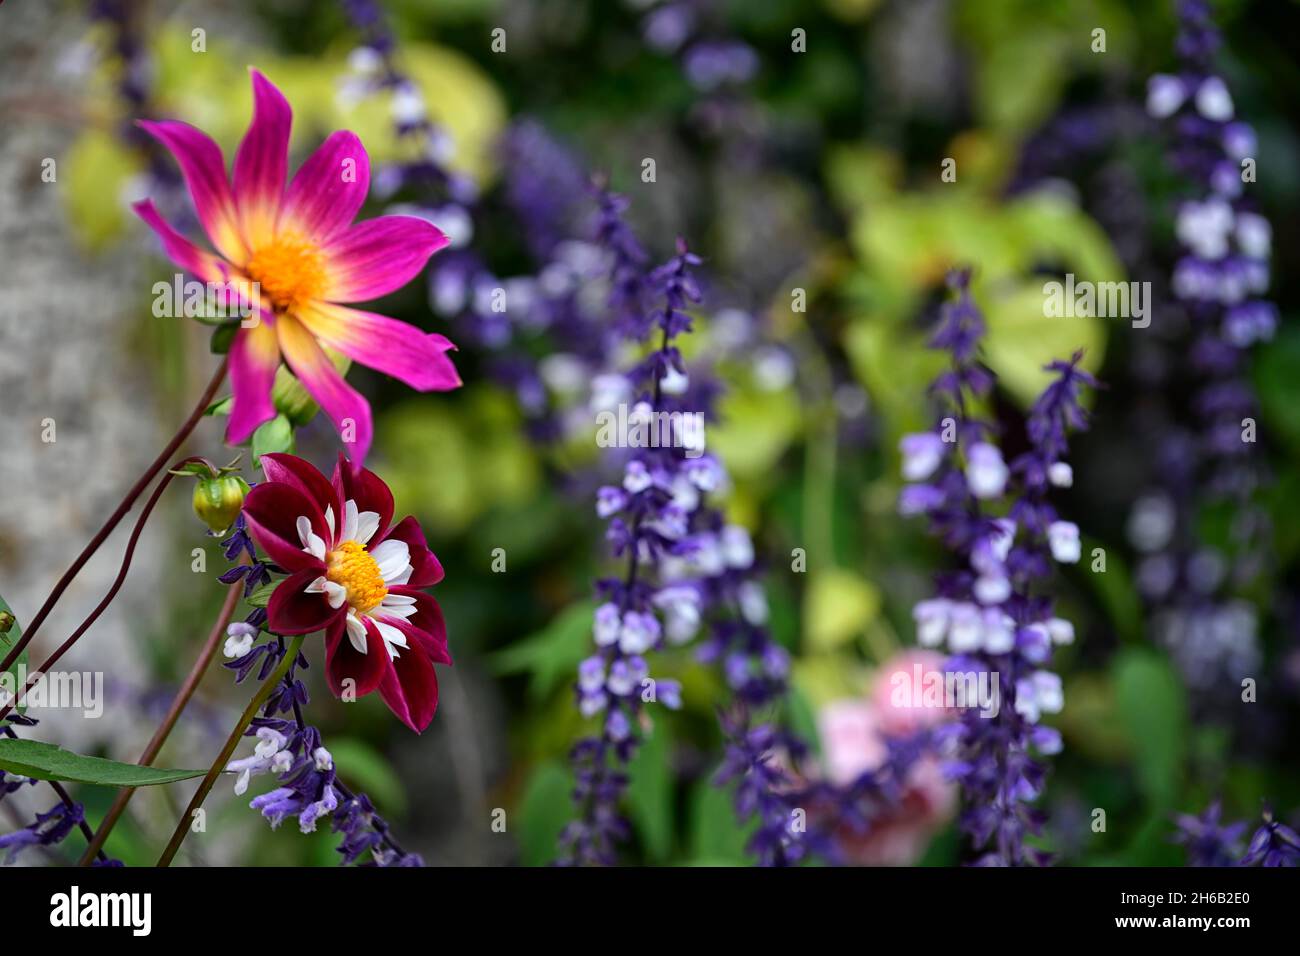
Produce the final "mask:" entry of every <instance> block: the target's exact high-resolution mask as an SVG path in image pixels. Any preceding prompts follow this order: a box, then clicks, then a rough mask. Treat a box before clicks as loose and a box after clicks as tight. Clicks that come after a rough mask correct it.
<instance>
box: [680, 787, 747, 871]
mask: <svg viewBox="0 0 1300 956" xmlns="http://www.w3.org/2000/svg"><path fill="white" fill-rule="evenodd" d="M734 787H735V784H734V783H732V784H731V785H729V786H727V787H717V786H714V784H713V781H712V779H706V780H701V781H700V782H699V783H698V784H696V787H695V792H694V793H693V794H692V795H691V858H692V859H693V860H695V861H697V862H705V861H707V863H708V865H710V866H716V865H727V864H733V865H740V864H744V863H747V862H749V861H748V860H747V858H746V855H745V844H746V842H748V840H749V832H748V831H749V830H750V829H752V826H749V827H744V828H742V827H741V826H740V824H739V823H737V822H736V812H735V810H734V809H733V808H732V805H731V800H732V791H733V789H734ZM751 823H752V821H751Z"/></svg>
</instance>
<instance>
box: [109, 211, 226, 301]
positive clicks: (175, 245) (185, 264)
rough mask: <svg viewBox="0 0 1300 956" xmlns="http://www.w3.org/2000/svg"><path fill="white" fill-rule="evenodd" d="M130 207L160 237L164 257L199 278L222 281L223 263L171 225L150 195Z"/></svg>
mask: <svg viewBox="0 0 1300 956" xmlns="http://www.w3.org/2000/svg"><path fill="white" fill-rule="evenodd" d="M131 208H132V209H133V210H135V214H136V215H137V216H139V217H140V218H141V219H143V220H144V221H145V222H146V223H148V224H149V228H151V229H152V230H153V231H154V232H156V233H157V234H158V238H160V239H162V245H163V252H165V253H166V254H167V258H168V259H170V260H171V261H172V262H174V263H176V264H177V265H178V266H180V267H181V268H182V269H184V270H185V271H186V272H188V273H190V274H191V275H193V276H194V277H196V278H197V279H199V280H201V281H203V282H224V281H225V279H226V272H225V263H223V262H222V261H221V260H220V259H219V258H217V257H216V256H214V255H213V254H212V253H210V252H208V251H207V250H205V249H200V248H199V247H198V246H196V245H195V244H194V243H192V242H190V241H189V240H188V239H186V238H185V237H184V236H182V235H181V234H180V233H179V232H177V231H176V230H175V229H173V228H172V227H171V224H170V223H168V222H167V220H166V219H164V218H163V217H162V215H161V214H160V213H159V212H158V210H157V208H155V206H154V204H153V200H152V199H145V200H143V201H141V202H138V203H135V204H133V205H132V206H131Z"/></svg>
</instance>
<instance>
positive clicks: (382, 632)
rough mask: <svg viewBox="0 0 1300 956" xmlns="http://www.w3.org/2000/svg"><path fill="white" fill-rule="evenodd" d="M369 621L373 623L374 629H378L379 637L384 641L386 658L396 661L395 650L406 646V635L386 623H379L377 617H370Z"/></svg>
mask: <svg viewBox="0 0 1300 956" xmlns="http://www.w3.org/2000/svg"><path fill="white" fill-rule="evenodd" d="M370 620H372V621H374V622H375V627H377V628H378V629H379V636H380V637H382V638H383V639H384V647H385V648H386V649H387V650H388V656H389V657H390V658H392V659H393V660H397V648H399V647H401V648H405V647H406V646H407V644H406V635H405V634H403V633H402V632H401V631H400V630H399V629H397V628H396V627H394V626H393V625H391V624H389V623H388V622H387V621H381V620H379V618H377V617H372V618H371V619H370Z"/></svg>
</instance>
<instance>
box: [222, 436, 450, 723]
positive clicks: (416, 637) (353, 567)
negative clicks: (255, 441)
mask: <svg viewBox="0 0 1300 956" xmlns="http://www.w3.org/2000/svg"><path fill="white" fill-rule="evenodd" d="M262 470H263V472H264V473H265V475H266V481H264V482H262V483H261V484H259V485H257V486H256V487H255V488H253V490H252V491H250V492H249V493H248V498H247V499H246V500H245V502H244V517H245V520H246V521H247V522H248V530H249V531H250V532H251V533H252V535H253V537H254V538H255V539H256V541H257V543H258V544H259V545H261V547H262V550H263V551H265V552H266V554H267V556H268V557H269V558H270V559H271V560H272V561H274V562H275V563H276V564H278V565H279V566H280V567H282V568H284V569H285V570H286V571H288V572H289V576H288V577H287V578H285V579H284V580H283V581H281V582H280V584H279V585H278V586H277V587H276V589H275V591H274V592H272V594H271V600H270V603H269V604H268V606H267V609H266V612H267V628H268V629H269V630H270V631H272V632H274V633H276V634H310V633H313V632H315V631H324V632H325V653H326V664H325V676H326V679H327V681H328V683H329V687H330V690H331V691H333V692H334V694H335V695H336V696H340V697H341V696H343V695H344V693H345V692H347V691H349V690H350V691H351V692H352V693H354V694H355V695H356V696H357V697H361V696H363V695H365V694H369V693H371V692H372V691H375V690H378V691H379V696H380V697H382V698H383V699H384V703H385V704H387V705H388V708H389V710H391V711H392V712H393V713H394V714H396V715H397V716H398V718H399V719H400V720H401V721H402V722H403V723H404V724H406V725H407V726H408V727H410V728H411V729H412V730H414V731H416V732H417V733H419V732H420V731H422V730H424V728H425V727H427V726H429V721H430V720H432V719H433V714H434V711H435V710H437V708H438V677H437V675H436V674H435V673H434V669H433V665H434V664H435V663H438V664H450V663H451V655H450V653H449V652H448V649H447V626H446V624H445V623H444V621H443V618H442V610H441V608H439V607H438V602H437V601H435V600H434V599H433V598H432V597H430V596H429V595H428V594H426V593H424V591H423V590H421V589H422V588H427V587H430V586H431V585H434V584H437V583H438V582H439V581H441V580H442V565H441V564H439V563H438V559H437V558H436V557H434V555H433V552H431V551H430V550H429V546H428V544H427V543H426V542H425V540H424V532H423V531H421V530H420V525H419V523H418V522H417V521H416V520H415V519H414V518H412V517H407V518H403V519H402V520H401V521H399V522H398V523H397V524H392V519H393V494H392V492H391V491H389V490H388V486H387V485H385V484H384V483H383V481H381V480H380V479H379V478H378V477H377V476H376V475H375V474H374V473H373V472H370V471H367V470H366V469H364V468H361V467H359V466H357V465H354V464H352V463H350V462H348V461H347V460H346V459H345V458H344V457H343V456H342V455H339V461H338V465H337V466H336V467H335V469H334V478H333V480H332V481H329V480H327V479H326V478H325V476H324V475H323V474H321V473H320V472H319V471H317V470H316V469H315V468H314V467H313V466H312V465H311V464H310V463H309V462H306V461H304V460H303V459H301V458H297V457H295V456H294V455H279V454H275V455H263V456H262ZM349 682H350V683H349Z"/></svg>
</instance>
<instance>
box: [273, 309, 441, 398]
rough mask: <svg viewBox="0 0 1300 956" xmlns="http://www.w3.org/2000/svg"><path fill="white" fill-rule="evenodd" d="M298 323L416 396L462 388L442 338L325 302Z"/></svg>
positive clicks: (401, 323)
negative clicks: (411, 390)
mask: <svg viewBox="0 0 1300 956" xmlns="http://www.w3.org/2000/svg"><path fill="white" fill-rule="evenodd" d="M298 318H299V320H300V321H301V322H302V323H303V325H305V326H307V328H308V329H310V330H311V333H312V335H314V336H315V337H316V338H318V339H319V340H320V341H321V342H323V343H324V344H326V345H328V346H329V347H330V348H332V349H335V350H337V351H339V352H342V353H343V354H344V355H346V356H348V357H349V358H351V359H353V360H355V361H357V362H360V363H361V364H362V365H365V366H366V367H367V368H373V369H374V370H375V371H377V372H383V373H384V374H385V375H391V376H392V377H393V378H395V379H397V380H398V381H399V382H403V383H405V384H406V385H409V386H411V388H414V389H416V390H418V391H421V392H430V391H438V392H443V391H447V390H449V389H453V388H459V387H460V385H461V380H460V375H459V374H457V372H456V367H455V366H454V365H452V364H451V359H449V358H448V357H447V354H446V353H447V352H448V350H450V349H452V348H454V346H453V345H452V344H451V343H450V342H449V341H447V339H446V337H444V336H442V335H437V334H432V335H430V334H426V333H424V332H422V331H420V330H419V329H417V328H416V327H415V326H413V325H407V324H406V323H405V322H399V321H398V320H397V319H390V318H388V317H387V316H385V315H377V314H375V313H374V312H362V311H361V310H360V309H350V308H348V307H347V306H342V305H332V304H329V303H325V302H317V303H314V304H313V305H312V306H311V307H309V308H306V309H304V310H303V311H302V313H301V314H300V315H299V316H298Z"/></svg>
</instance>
